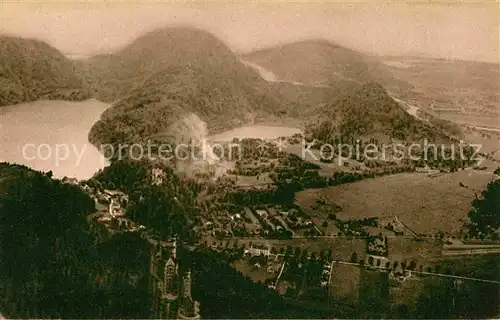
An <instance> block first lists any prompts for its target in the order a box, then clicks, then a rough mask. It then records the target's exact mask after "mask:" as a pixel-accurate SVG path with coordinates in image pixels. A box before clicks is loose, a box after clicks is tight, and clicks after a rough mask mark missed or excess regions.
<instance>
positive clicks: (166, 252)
mask: <svg viewBox="0 0 500 320" xmlns="http://www.w3.org/2000/svg"><path fill="white" fill-rule="evenodd" d="M178 249H179V248H178V241H177V239H175V240H174V241H173V243H171V244H169V243H166V242H161V241H158V243H157V244H154V245H153V248H152V251H151V260H150V270H149V272H150V283H149V290H150V292H151V293H152V296H153V305H152V315H153V317H154V318H157V319H190V320H191V319H192V320H197V319H200V314H199V303H198V302H197V301H194V300H193V298H192V297H191V271H190V270H189V269H188V268H186V267H185V266H183V265H182V262H180V261H179V260H180V259H178V252H177V250H178Z"/></svg>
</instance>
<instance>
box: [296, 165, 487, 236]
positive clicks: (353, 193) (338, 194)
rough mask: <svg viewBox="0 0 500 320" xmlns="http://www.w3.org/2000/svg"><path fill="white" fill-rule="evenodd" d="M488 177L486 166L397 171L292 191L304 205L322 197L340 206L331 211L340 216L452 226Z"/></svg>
mask: <svg viewBox="0 0 500 320" xmlns="http://www.w3.org/2000/svg"><path fill="white" fill-rule="evenodd" d="M493 178H494V175H493V174H492V173H491V172H488V171H479V170H465V171H457V172H454V173H446V174H442V175H439V176H437V177H434V178H431V177H429V176H428V175H427V174H425V173H401V174H395V175H389V176H384V177H379V178H376V179H366V180H363V181H359V182H355V183H349V184H344V185H338V186H333V187H329V188H325V189H314V190H313V189H310V190H305V191H302V192H299V193H297V195H296V201H297V204H298V205H300V206H303V207H305V206H312V205H314V203H315V202H316V199H318V198H320V197H324V198H325V199H326V200H327V201H328V202H329V203H331V204H336V205H338V206H340V207H341V208H342V211H341V212H338V213H337V214H336V215H337V218H338V219H340V220H348V219H363V218H368V217H384V216H397V217H398V219H399V220H400V221H401V222H403V223H404V224H406V225H407V226H408V227H410V228H411V229H412V230H414V231H415V232H417V233H426V234H429V233H432V234H433V233H436V232H437V231H443V232H457V231H459V230H460V227H461V225H462V222H461V221H460V220H461V219H464V218H466V217H467V212H468V211H469V209H470V206H471V202H472V200H473V199H474V197H475V193H477V194H480V193H481V191H483V190H485V189H486V186H487V184H488V182H489V181H491V180H492V179H493ZM460 183H462V184H463V185H465V187H462V186H460V185H459V184H460Z"/></svg>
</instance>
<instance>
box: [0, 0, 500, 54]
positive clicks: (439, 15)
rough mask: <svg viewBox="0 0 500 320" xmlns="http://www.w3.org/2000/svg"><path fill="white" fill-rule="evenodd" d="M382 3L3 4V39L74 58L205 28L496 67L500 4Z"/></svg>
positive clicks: (233, 42)
mask: <svg viewBox="0 0 500 320" xmlns="http://www.w3.org/2000/svg"><path fill="white" fill-rule="evenodd" d="M432 2H434V1H430V0H429V1H425V2H419V3H416V2H415V1H413V2H412V3H411V4H410V3H407V4H404V3H399V4H396V3H389V2H388V1H384V2H375V3H374V2H373V1H372V2H370V3H368V2H348V1H342V2H315V3H297V2H285V1H280V2H272V3H271V2H267V3H265V2H261V3H241V2H240V3H238V4H236V3H229V2H226V3H223V2H218V3H175V4H174V3H160V2H148V3H140V2H139V1H136V2H130V1H129V2H125V1H123V2H109V1H108V2H106V3H104V2H95V1H94V2H79V3H71V2H69V1H65V2H56V1H51V2H34V1H31V2H24V3H23V2H21V3H20V2H16V3H14V2H5V1H3V0H0V3H1V4H0V27H1V29H2V33H10V34H12V33H15V34H19V35H22V36H26V37H38V38H42V39H44V40H46V41H48V42H50V43H51V44H52V45H54V46H56V47H57V48H58V49H59V50H61V51H63V52H66V53H73V54H90V53H95V52H103V51H104V52H106V51H110V50H113V49H114V48H117V47H120V46H123V45H124V44H126V43H127V42H129V41H131V40H132V39H133V38H134V37H136V36H137V35H139V34H141V33H143V32H145V31H147V30H150V29H152V28H154V27H157V26H166V25H172V24H174V25H175V24H184V25H193V26H198V27H202V28H205V29H207V30H209V31H211V32H213V33H214V34H216V35H217V36H218V37H219V38H221V39H222V40H224V41H225V42H226V43H227V44H228V45H229V46H230V47H231V48H232V49H233V50H234V51H249V50H252V49H255V48H260V47H264V46H270V45H273V44H276V43H282V42H289V41H293V40H298V39H303V38H326V39H329V40H333V41H336V42H338V43H339V44H342V45H344V46H347V47H351V48H354V49H357V50H360V51H365V52H373V53H377V54H426V55H432V56H437V57H443V58H454V59H472V60H482V61H494V62H498V61H499V43H500V39H499V15H500V8H499V4H498V2H497V1H494V0H490V1H487V0H485V1H481V2H476V3H471V2H468V3H459V2H458V1H453V2H444V1H440V2H439V4H436V3H432Z"/></svg>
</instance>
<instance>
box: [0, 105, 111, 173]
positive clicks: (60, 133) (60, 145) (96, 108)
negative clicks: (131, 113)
mask: <svg viewBox="0 0 500 320" xmlns="http://www.w3.org/2000/svg"><path fill="white" fill-rule="evenodd" d="M109 106H110V105H109V104H106V103H103V102H100V101H97V100H94V99H91V100H86V101H80V102H70V101H47V100H42V101H34V102H29V103H24V104H18V105H12V106H5V107H0V119H1V121H0V136H1V142H2V152H1V154H0V161H2V162H3V161H6V162H11V163H17V164H23V165H26V166H28V167H30V168H33V169H36V170H41V171H50V170H51V171H52V173H53V176H54V177H55V178H62V177H64V176H67V177H71V178H77V179H87V178H90V177H91V176H92V175H93V174H94V173H95V172H97V171H98V170H99V169H101V168H104V167H105V166H106V165H107V164H108V162H107V160H106V159H105V158H104V157H103V156H102V154H101V153H100V152H99V151H98V150H97V148H95V147H94V146H93V145H91V144H90V143H89V141H88V133H89V131H90V128H91V127H92V125H93V124H94V123H95V122H97V121H98V120H99V118H100V116H101V114H102V112H104V110H106V109H107V108H108V107H109Z"/></svg>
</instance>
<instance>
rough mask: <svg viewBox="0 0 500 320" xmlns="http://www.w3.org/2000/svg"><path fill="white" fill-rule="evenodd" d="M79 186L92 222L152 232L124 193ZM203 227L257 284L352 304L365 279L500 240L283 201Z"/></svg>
mask: <svg viewBox="0 0 500 320" xmlns="http://www.w3.org/2000/svg"><path fill="white" fill-rule="evenodd" d="M75 183H77V182H75ZM80 186H81V187H82V188H83V189H84V190H85V191H87V192H88V193H89V194H90V195H92V197H93V199H94V200H95V203H96V209H97V212H96V213H94V214H93V215H91V216H90V218H91V219H92V220H94V221H96V222H97V223H100V224H103V225H105V226H106V227H107V228H108V229H109V230H111V231H112V232H141V233H142V234H146V233H147V230H146V228H145V227H144V226H141V225H137V224H136V223H134V222H133V221H131V220H129V219H127V218H126V217H125V208H126V205H127V203H128V201H129V199H128V196H127V195H126V194H124V193H123V192H120V191H116V190H106V189H104V190H98V189H95V188H92V187H90V186H88V185H86V184H81V183H80ZM318 202H319V205H321V202H322V201H321V200H320V201H318ZM328 219H329V220H328ZM327 220H328V221H327ZM325 222H327V223H325ZM197 228H198V230H197V231H199V234H201V236H202V237H201V240H200V242H199V245H200V246H205V247H207V248H210V249H211V250H215V251H226V252H229V253H232V254H236V255H237V256H238V258H237V259H235V261H234V262H233V266H234V267H235V268H236V269H237V270H238V271H240V272H241V273H242V274H244V275H246V276H248V277H250V278H251V279H252V280H254V281H255V282H261V283H263V284H265V285H267V286H268V287H269V288H271V289H274V290H277V291H278V292H279V293H280V294H282V295H285V296H289V297H294V298H296V297H300V298H305V299H327V300H328V301H330V300H332V301H341V302H343V303H346V304H351V305H355V304H357V303H358V301H359V297H360V294H361V293H360V292H361V287H362V286H363V283H366V282H367V279H371V281H369V282H373V281H375V282H380V281H382V282H384V281H385V282H390V283H392V284H393V285H394V284H396V286H403V287H404V286H405V283H411V282H412V281H420V278H421V277H422V276H424V275H426V274H427V275H428V274H432V273H437V270H435V269H434V264H435V263H438V262H439V261H440V260H442V259H443V257H446V256H450V255H451V256H452V255H454V254H464V251H467V250H470V252H471V253H472V251H473V250H486V251H488V250H493V251H494V252H498V250H499V248H498V247H499V246H498V244H494V245H485V244H480V243H472V242H471V243H466V242H464V241H462V240H461V239H452V238H448V239H446V238H445V239H443V236H442V235H441V236H437V235H436V236H424V237H422V236H421V235H418V234H416V233H415V232H413V231H412V230H411V229H409V228H408V227H407V226H405V225H404V224H403V223H402V222H401V221H399V220H398V218H397V217H384V218H380V219H379V218H373V219H365V220H362V221H356V220H355V221H337V220H336V219H335V217H331V216H329V217H328V218H327V219H326V220H325V221H320V220H318V219H315V218H314V217H311V216H309V215H308V214H306V213H304V212H302V210H301V209H300V208H297V207H281V206H279V205H278V206H267V207H258V208H250V207H244V208H243V211H240V212H232V213H229V212H226V214H225V215H221V216H215V217H214V216H213V215H212V216H210V218H208V217H205V218H204V219H202V223H201V226H199V227H197ZM471 241H472V240H471ZM469 242H470V241H469ZM478 246H480V247H481V248H479V249H478V248H476V247H478ZM489 247H491V248H489ZM493 251H492V252H493ZM380 279H385V280H380ZM411 286H412V285H411V284H410V285H409V287H411Z"/></svg>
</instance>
